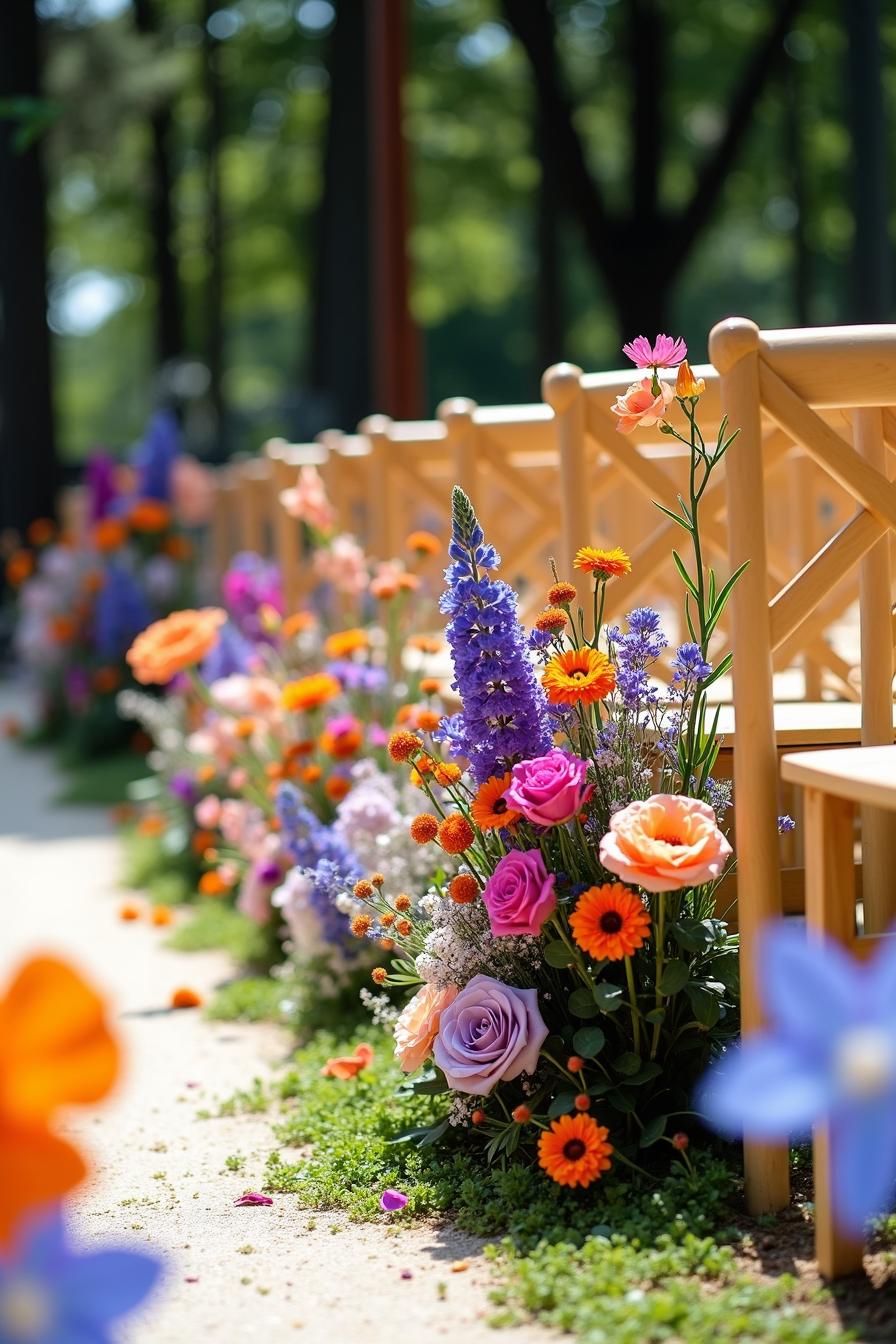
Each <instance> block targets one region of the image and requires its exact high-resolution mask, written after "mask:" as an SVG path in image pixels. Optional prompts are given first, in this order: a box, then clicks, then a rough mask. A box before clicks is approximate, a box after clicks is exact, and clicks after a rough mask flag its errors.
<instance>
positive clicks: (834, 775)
mask: <svg viewBox="0 0 896 1344" xmlns="http://www.w3.org/2000/svg"><path fill="white" fill-rule="evenodd" d="M781 773H782V775H783V777H784V778H785V779H786V780H788V781H789V782H790V783H792V784H794V785H797V786H799V787H801V788H802V789H803V790H804V791H805V809H804V815H805V830H806V835H805V848H806V921H807V923H808V925H809V927H810V929H811V930H818V931H820V932H823V933H826V934H827V935H828V936H829V937H831V938H835V939H837V940H838V941H839V942H841V943H843V944H844V945H845V946H846V947H847V948H849V949H850V950H851V951H853V952H856V953H858V954H859V955H861V956H864V955H866V954H867V952H868V951H869V950H871V949H872V948H873V947H874V946H876V945H877V944H879V942H880V936H879V935H872V936H863V937H861V938H860V937H858V936H857V933H856V918H855V911H856V891H855V867H854V863H853V848H854V844H855V822H856V809H857V807H862V808H863V809H865V810H866V811H867V812H868V813H870V814H871V815H880V813H881V809H883V810H884V812H883V815H884V816H885V817H886V818H887V820H888V822H889V826H890V829H891V830H893V831H896V815H894V814H896V747H892V746H885V747H859V748H851V749H850V748H847V749H845V750H832V751H812V752H799V753H797V754H795V755H788V756H785V757H784V759H783V760H782V762H781ZM813 1154H814V1168H815V1252H816V1255H817V1257H818V1267H819V1270H820V1271H821V1273H822V1274H824V1275H826V1276H827V1277H829V1278H837V1277H840V1276H841V1275H844V1274H851V1273H853V1272H854V1271H855V1270H858V1269H860V1268H861V1265H862V1245H861V1242H858V1241H855V1240H853V1239H852V1238H851V1237H848V1236H845V1235H844V1234H843V1233H842V1232H841V1231H840V1230H839V1229H838V1227H837V1225H836V1223H835V1222H834V1219H833V1215H832V1209H831V1171H830V1149H829V1136H828V1134H827V1132H826V1129H825V1127H820V1128H818V1129H816V1132H815V1135H814V1140H813Z"/></svg>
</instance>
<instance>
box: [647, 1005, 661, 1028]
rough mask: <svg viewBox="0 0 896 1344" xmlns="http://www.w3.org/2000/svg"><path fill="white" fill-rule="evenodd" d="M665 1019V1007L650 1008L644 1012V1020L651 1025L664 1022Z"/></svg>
mask: <svg viewBox="0 0 896 1344" xmlns="http://www.w3.org/2000/svg"><path fill="white" fill-rule="evenodd" d="M665 1020H666V1010H665V1008H651V1010H650V1012H649V1013H645V1014H644V1021H645V1022H649V1023H650V1024H651V1025H652V1026H655V1025H656V1023H657V1022H665Z"/></svg>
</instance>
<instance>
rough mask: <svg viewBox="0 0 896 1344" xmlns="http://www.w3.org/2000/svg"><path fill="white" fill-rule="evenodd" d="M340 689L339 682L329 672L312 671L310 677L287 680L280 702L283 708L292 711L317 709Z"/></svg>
mask: <svg viewBox="0 0 896 1344" xmlns="http://www.w3.org/2000/svg"><path fill="white" fill-rule="evenodd" d="M341 690H342V687H341V686H340V685H339V682H338V681H337V680H336V678H335V677H331V676H330V674H329V672H313V673H312V674H311V676H310V677H299V679H298V681H288V682H287V683H286V685H285V686H284V687H283V692H282V696H281V703H282V705H283V708H284V709H290V710H294V711H297V710H307V709H319V708H320V706H321V705H324V704H326V702H327V701H328V700H332V699H333V697H334V696H336V695H338V694H339V692H340V691H341Z"/></svg>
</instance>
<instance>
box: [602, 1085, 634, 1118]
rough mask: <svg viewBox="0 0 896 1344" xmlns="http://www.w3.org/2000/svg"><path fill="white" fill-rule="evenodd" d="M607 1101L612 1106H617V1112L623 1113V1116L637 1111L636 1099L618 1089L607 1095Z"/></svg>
mask: <svg viewBox="0 0 896 1344" xmlns="http://www.w3.org/2000/svg"><path fill="white" fill-rule="evenodd" d="M607 1101H608V1102H609V1103H610V1105H611V1106H615V1107H616V1110H617V1111H621V1112H622V1114H623V1115H631V1113H632V1111H633V1110H634V1109H635V1099H634V1097H630V1096H629V1094H628V1093H627V1092H623V1091H622V1089H621V1088H618V1087H617V1088H614V1090H613V1091H612V1092H608V1093H607Z"/></svg>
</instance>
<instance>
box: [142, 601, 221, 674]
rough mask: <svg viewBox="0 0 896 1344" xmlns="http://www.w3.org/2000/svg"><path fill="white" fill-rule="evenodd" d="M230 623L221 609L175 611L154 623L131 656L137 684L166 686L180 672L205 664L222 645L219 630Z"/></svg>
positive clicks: (143, 635)
mask: <svg viewBox="0 0 896 1344" xmlns="http://www.w3.org/2000/svg"><path fill="white" fill-rule="evenodd" d="M226 620H227V612H226V611H222V610H221V608H220V607H203V608H202V610H201V611H189V610H188V611H175V612H172V613H171V615H170V616H166V617H165V618H164V620H161V621H154V622H153V623H152V625H150V626H147V628H146V629H145V630H144V631H143V634H142V635H138V636H137V638H136V639H135V640H134V642H133V644H132V645H131V647H130V648H129V649H128V652H127V661H128V662H129V663H130V665H131V669H132V671H133V673H134V676H135V677H136V679H137V681H139V682H141V683H142V684H143V685H144V686H148V685H152V684H155V685H157V686H164V685H165V683H166V682H169V681H170V680H171V678H172V677H173V676H175V675H176V674H177V673H178V672H183V671H185V670H186V668H188V667H195V665H196V664H197V663H201V662H202V659H203V658H204V657H205V656H206V654H207V653H210V652H211V650H212V649H213V648H214V647H215V645H216V644H217V642H218V638H219V636H218V630H219V629H220V627H221V626H222V625H223V624H224V623H225V621H226Z"/></svg>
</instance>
